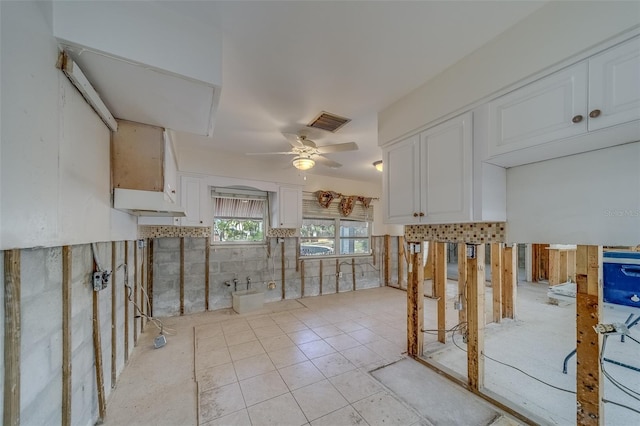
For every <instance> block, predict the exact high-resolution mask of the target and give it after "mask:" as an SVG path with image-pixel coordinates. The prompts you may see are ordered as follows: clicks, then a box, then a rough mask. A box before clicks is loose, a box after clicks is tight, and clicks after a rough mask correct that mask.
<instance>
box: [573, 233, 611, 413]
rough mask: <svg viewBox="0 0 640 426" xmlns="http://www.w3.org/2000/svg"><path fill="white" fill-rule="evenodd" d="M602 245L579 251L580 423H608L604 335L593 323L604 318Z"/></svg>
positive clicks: (577, 374)
mask: <svg viewBox="0 0 640 426" xmlns="http://www.w3.org/2000/svg"><path fill="white" fill-rule="evenodd" d="M601 264H602V247H601V246H583V245H580V246H578V250H577V253H576V283H577V292H576V337H577V344H576V361H577V371H576V381H577V383H576V390H577V395H576V401H577V413H576V414H577V416H576V423H577V424H579V425H599V424H605V423H604V410H603V406H602V396H603V395H604V381H603V380H602V370H601V368H600V351H601V350H602V335H601V334H598V333H596V332H595V331H594V329H593V326H595V325H596V324H598V323H599V322H600V320H601V318H602V285H601V282H602V281H601V277H602V271H601V268H600V265H601Z"/></svg>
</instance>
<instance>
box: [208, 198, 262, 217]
mask: <svg viewBox="0 0 640 426" xmlns="http://www.w3.org/2000/svg"><path fill="white" fill-rule="evenodd" d="M213 201H214V211H213V214H214V216H215V217H221V218H225V217H226V218H232V217H233V218H242V219H262V218H263V217H264V212H265V203H266V200H265V199H246V198H223V197H213Z"/></svg>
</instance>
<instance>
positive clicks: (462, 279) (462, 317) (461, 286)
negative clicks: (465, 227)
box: [458, 243, 467, 324]
mask: <svg viewBox="0 0 640 426" xmlns="http://www.w3.org/2000/svg"><path fill="white" fill-rule="evenodd" d="M458 301H459V302H461V303H462V309H460V310H459V311H458V323H460V324H462V323H463V322H466V321H467V245H466V244H465V243H458Z"/></svg>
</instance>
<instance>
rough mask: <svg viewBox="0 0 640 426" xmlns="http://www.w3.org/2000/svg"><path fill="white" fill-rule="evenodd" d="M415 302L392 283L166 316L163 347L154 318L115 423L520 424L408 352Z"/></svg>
mask: <svg viewBox="0 0 640 426" xmlns="http://www.w3.org/2000/svg"><path fill="white" fill-rule="evenodd" d="M406 312H407V311H406V293H405V292H404V291H401V290H395V289H391V288H376V289H370V290H360V291H357V292H348V293H340V294H331V295H325V296H318V297H308V298H304V299H300V300H298V301H295V300H287V301H282V302H275V303H270V304H267V305H265V309H263V310H262V311H260V312H256V313H252V314H245V315H237V314H235V313H234V312H233V311H231V310H228V309H225V310H220V311H215V312H209V313H204V314H196V315H189V316H184V317H173V318H167V319H165V320H164V324H165V326H166V327H170V328H172V329H173V330H170V331H171V333H173V334H172V335H169V336H168V338H167V340H168V343H167V345H166V346H165V347H163V348H161V349H153V346H152V345H153V339H154V338H155V337H156V336H157V334H158V331H157V329H155V328H154V327H153V326H152V325H151V324H148V325H147V328H146V330H145V333H144V334H143V335H141V337H140V340H139V341H138V346H137V347H136V349H135V351H134V353H133V355H132V357H131V359H130V360H129V364H128V366H127V368H126V369H125V371H124V372H123V374H122V376H121V378H120V380H119V382H118V386H117V388H116V389H115V391H114V392H113V394H112V396H111V398H110V400H109V402H108V406H107V418H106V419H105V424H107V425H121V424H127V425H134V424H138V425H192V424H198V423H199V424H202V425H204V424H206V425H234V424H238V425H245V424H246V425H254V426H256V425H270V424H273V425H289V424H291V425H306V424H312V425H332V426H334V425H342V424H346V425H350V424H360V425H366V424H370V425H382V424H384V425H414V424H415V425H431V424H451V423H450V421H449V420H447V419H452V418H455V419H456V422H458V424H460V423H459V422H463V423H464V424H465V425H487V424H500V425H515V424H518V423H517V422H515V421H514V420H512V419H510V418H508V417H506V416H505V415H504V414H503V413H502V412H501V411H500V410H498V409H497V408H495V407H493V406H491V405H489V404H488V403H486V402H485V401H484V400H482V399H480V398H478V397H476V396H475V395H473V394H471V393H469V392H467V391H465V390H463V389H462V388H461V387H459V386H458V385H456V384H453V383H451V382H449V381H446V380H443V379H442V378H441V377H439V376H438V375H437V374H435V373H433V372H432V371H431V370H430V369H428V368H427V367H424V366H421V365H419V364H418V363H417V362H416V361H413V360H411V359H409V358H407V357H406V356H405V354H404V351H405V348H406ZM425 326H426V327H435V316H434V315H433V312H430V309H425ZM370 372H373V374H371V373H370ZM418 394H420V395H421V397H419V398H416V395H418ZM437 401H440V402H437ZM446 402H450V403H446ZM460 407H463V408H464V409H460ZM453 411H457V412H456V413H452V412H453ZM452 414H453V416H452Z"/></svg>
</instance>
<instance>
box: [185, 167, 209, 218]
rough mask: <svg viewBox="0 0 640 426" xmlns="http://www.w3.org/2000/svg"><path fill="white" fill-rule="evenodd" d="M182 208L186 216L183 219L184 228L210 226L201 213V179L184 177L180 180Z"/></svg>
mask: <svg viewBox="0 0 640 426" xmlns="http://www.w3.org/2000/svg"><path fill="white" fill-rule="evenodd" d="M180 183H181V187H180V193H181V197H182V207H184V209H185V214H186V216H185V217H183V218H181V219H180V221H181V225H182V226H210V224H209V223H206V224H205V223H204V219H203V218H202V213H201V201H203V200H201V198H202V197H201V194H200V178H196V177H190V176H182V177H181V179H180Z"/></svg>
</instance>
